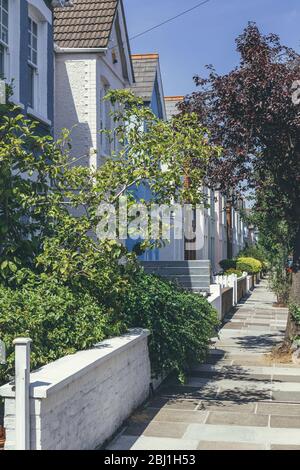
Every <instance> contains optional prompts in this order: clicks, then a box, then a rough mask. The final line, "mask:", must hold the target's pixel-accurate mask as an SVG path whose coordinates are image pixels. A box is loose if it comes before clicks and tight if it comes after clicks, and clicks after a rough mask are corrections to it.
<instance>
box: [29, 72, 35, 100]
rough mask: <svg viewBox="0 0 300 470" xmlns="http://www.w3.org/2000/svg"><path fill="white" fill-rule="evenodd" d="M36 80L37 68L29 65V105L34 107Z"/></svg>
mask: <svg viewBox="0 0 300 470" xmlns="http://www.w3.org/2000/svg"><path fill="white" fill-rule="evenodd" d="M34 80H35V70H34V68H33V67H31V66H30V65H28V105H29V106H30V107H31V108H34Z"/></svg>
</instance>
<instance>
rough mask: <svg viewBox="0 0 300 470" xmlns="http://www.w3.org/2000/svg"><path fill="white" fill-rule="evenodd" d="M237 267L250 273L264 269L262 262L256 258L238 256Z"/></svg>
mask: <svg viewBox="0 0 300 470" xmlns="http://www.w3.org/2000/svg"><path fill="white" fill-rule="evenodd" d="M236 267H237V269H238V270H239V271H243V272H244V271H246V272H247V273H248V274H257V273H259V272H260V271H261V270H262V263H261V262H260V261H259V260H257V259H255V258H238V260H237V264H236Z"/></svg>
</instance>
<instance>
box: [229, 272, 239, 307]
mask: <svg viewBox="0 0 300 470" xmlns="http://www.w3.org/2000/svg"><path fill="white" fill-rule="evenodd" d="M228 281H229V287H232V289H233V298H232V305H233V307H234V306H235V305H236V304H237V275H236V274H231V276H228Z"/></svg>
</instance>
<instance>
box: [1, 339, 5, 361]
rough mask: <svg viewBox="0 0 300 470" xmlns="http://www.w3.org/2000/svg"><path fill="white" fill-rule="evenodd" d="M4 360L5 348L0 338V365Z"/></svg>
mask: <svg viewBox="0 0 300 470" xmlns="http://www.w3.org/2000/svg"><path fill="white" fill-rule="evenodd" d="M5 362H6V349H5V344H4V343H3V341H1V340H0V365H1V364H5Z"/></svg>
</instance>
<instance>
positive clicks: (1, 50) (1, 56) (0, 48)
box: [0, 44, 5, 78]
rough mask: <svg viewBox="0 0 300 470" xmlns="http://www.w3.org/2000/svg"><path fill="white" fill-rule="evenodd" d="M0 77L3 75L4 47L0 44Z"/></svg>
mask: <svg viewBox="0 0 300 470" xmlns="http://www.w3.org/2000/svg"><path fill="white" fill-rule="evenodd" d="M0 78H5V77H4V47H3V46H1V44H0Z"/></svg>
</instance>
